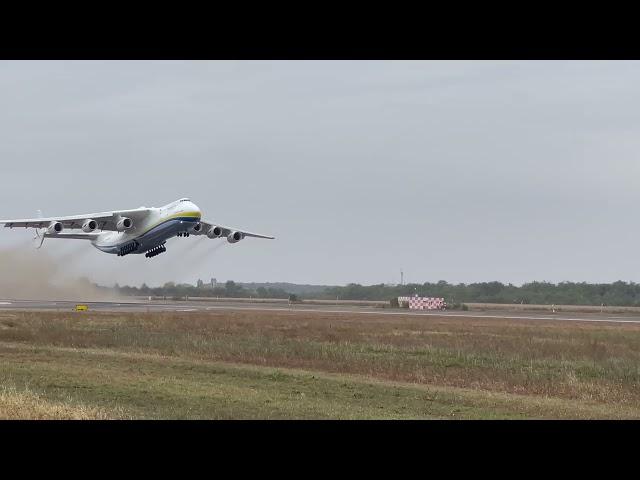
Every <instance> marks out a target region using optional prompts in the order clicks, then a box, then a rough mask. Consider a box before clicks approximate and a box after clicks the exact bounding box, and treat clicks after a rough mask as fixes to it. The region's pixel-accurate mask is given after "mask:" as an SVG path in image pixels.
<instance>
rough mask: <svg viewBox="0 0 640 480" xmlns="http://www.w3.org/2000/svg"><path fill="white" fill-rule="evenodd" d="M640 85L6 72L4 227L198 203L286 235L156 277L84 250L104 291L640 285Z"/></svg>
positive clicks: (392, 69) (299, 73)
mask: <svg viewBox="0 0 640 480" xmlns="http://www.w3.org/2000/svg"><path fill="white" fill-rule="evenodd" d="M639 80H640V64H639V63H638V62H400V61H395V62H386V61H385V62H345V61H342V62H324V61H323V62H131V61H129V62H0V165H1V172H2V180H3V182H2V183H3V186H2V189H1V190H0V200H1V205H2V206H1V207H0V217H3V218H6V217H9V218H10V217H24V216H33V215H34V212H35V210H36V209H38V208H41V209H43V210H44V211H45V213H46V214H50V215H62V214H73V213H83V212H87V211H103V210H108V209H117V208H131V207H137V206H140V205H147V206H150V205H161V204H165V203H168V202H170V201H172V200H174V199H176V198H179V197H182V196H188V197H191V198H192V199H193V201H194V202H195V203H197V204H198V205H199V206H200V207H201V208H202V209H203V210H204V212H205V216H206V217H207V218H210V219H213V220H216V221H220V222H222V223H225V224H230V225H237V226H239V227H244V228H247V229H249V230H253V231H258V232H265V233H273V234H274V235H276V236H277V240H275V241H271V242H270V241H259V240H253V239H249V240H247V241H244V242H241V243H239V244H237V245H227V246H225V247H218V248H217V249H213V248H214V246H212V245H211V244H207V243H206V242H204V243H203V244H202V245H200V244H199V243H198V244H197V242H199V240H194V239H174V240H172V241H170V242H169V243H168V244H167V247H168V252H167V254H165V255H160V256H158V257H156V258H154V259H153V260H147V259H145V258H144V257H143V256H140V257H138V256H130V257H125V258H119V257H114V256H108V255H105V254H102V253H100V252H98V251H97V250H92V249H91V247H90V246H89V245H87V244H82V242H79V243H76V244H75V245H76V246H77V248H78V251H80V250H83V249H84V250H86V252H85V253H83V254H82V258H81V261H79V262H78V261H75V262H72V264H71V265H70V266H69V269H70V270H73V271H74V272H77V274H78V275H84V276H87V277H89V278H91V279H93V280H95V281H99V282H102V283H113V282H116V281H117V282H119V283H121V284H123V283H132V284H139V283H141V282H147V283H148V284H151V285H158V284H162V283H164V282H166V281H169V280H178V281H189V282H195V280H196V279H197V278H199V277H200V278H203V279H208V278H210V277H212V276H213V277H217V278H218V279H235V280H240V281H293V282H309V283H331V284H343V283H346V282H350V281H356V282H361V283H377V282H389V281H394V280H395V281H397V280H398V277H399V269H400V268H401V267H402V268H404V270H405V278H406V279H407V280H408V281H434V280H439V279H446V280H448V281H453V282H471V281H485V280H493V279H496V280H501V281H504V282H513V283H521V282H523V281H529V280H534V279H538V280H550V281H562V280H574V281H582V280H585V281H614V280H618V279H623V280H638V279H637V278H636V275H635V272H636V271H637V270H638V261H637V260H636V259H635V255H634V252H635V247H636V245H635V243H636V242H635V239H636V238H637V237H638V233H639V232H638V230H639V229H638V227H637V226H636V224H635V221H634V213H635V209H634V208H633V207H634V205H636V204H637V203H638V200H639V197H640V194H639V193H638V189H637V178H638V176H639V175H640V162H638V159H637V156H638V153H637V152H639V151H640V135H639V133H640V113H639V112H640V108H639V107H640V90H639V89H638V88H637V85H638V81H639ZM0 233H1V235H0V247H10V246H13V245H16V244H20V243H28V242H29V241H30V233H29V232H19V231H13V232H9V231H2V232H0ZM187 242H192V243H190V244H189V245H191V246H193V249H191V248H190V247H189V246H187ZM54 243H55V241H48V242H47V243H46V244H45V248H47V249H48V252H49V254H50V255H51V256H52V257H53V258H57V257H62V256H63V254H64V255H66V253H64V252H65V251H66V250H65V249H68V248H72V247H69V246H68V245H60V243H61V242H58V243H57V244H54ZM200 249H202V250H201V252H202V254H201V255H198V254H197V253H198V252H200ZM193 252H196V254H194V253H193ZM66 258H67V257H66V256H65V257H64V258H63V260H64V261H67V260H66Z"/></svg>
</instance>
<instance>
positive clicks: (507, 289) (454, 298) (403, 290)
mask: <svg viewBox="0 0 640 480" xmlns="http://www.w3.org/2000/svg"><path fill="white" fill-rule="evenodd" d="M249 285H251V284H249ZM116 289H117V291H118V292H119V293H121V294H123V295H141V296H148V295H152V296H165V297H167V298H170V297H185V296H190V297H223V298H240V297H244V298H248V297H253V298H290V297H293V298H296V297H299V298H300V299H321V300H335V299H338V300H391V299H392V298H397V297H399V296H411V295H416V294H417V295H420V296H426V297H444V298H445V300H446V302H447V303H449V304H459V303H510V304H512V303H522V304H547V305H548V304H556V305H602V304H604V305H616V306H640V284H637V283H634V282H628V283H627V282H623V281H617V282H613V283H596V284H594V283H586V282H581V283H575V282H561V283H557V284H554V283H550V282H530V283H525V284H523V285H521V286H516V285H512V284H503V283H500V282H481V283H470V284H464V283H458V284H452V283H448V282H446V281H444V280H441V281H439V282H437V283H429V282H427V283H422V284H419V283H411V284H406V285H385V284H378V285H360V284H357V283H350V284H348V285H346V286H337V287H336V286H333V287H325V288H324V289H322V288H318V289H316V290H313V291H307V292H306V293H305V294H300V293H296V294H293V293H292V292H291V291H288V290H285V289H283V288H275V287H268V286H260V287H257V288H251V287H247V286H243V285H241V284H239V283H236V282H234V281H233V280H229V281H227V282H225V283H224V284H217V285H215V286H213V285H211V284H204V283H203V282H202V281H198V284H197V285H191V284H184V283H183V284H176V283H173V282H168V283H165V284H164V285H163V286H162V287H148V286H147V285H145V284H143V285H142V286H141V287H129V286H118V285H116Z"/></svg>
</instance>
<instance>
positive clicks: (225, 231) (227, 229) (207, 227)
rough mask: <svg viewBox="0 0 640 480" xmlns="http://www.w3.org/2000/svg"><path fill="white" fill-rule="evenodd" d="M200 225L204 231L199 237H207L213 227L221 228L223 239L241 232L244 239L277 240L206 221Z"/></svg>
mask: <svg viewBox="0 0 640 480" xmlns="http://www.w3.org/2000/svg"><path fill="white" fill-rule="evenodd" d="M200 223H201V224H202V230H201V231H200V232H199V233H198V234H197V235H206V234H207V232H208V231H209V230H211V229H212V228H213V227H219V228H220V229H221V230H222V232H221V233H220V236H221V237H226V236H228V235H229V234H230V233H232V232H239V233H241V234H242V236H243V237H255V238H268V239H269V240H273V239H274V238H276V237H271V236H269V235H262V234H260V233H253V232H247V231H246V230H242V229H241V228H234V227H225V226H223V225H220V224H219V223H212V222H207V221H204V220H203V221H201V222H200Z"/></svg>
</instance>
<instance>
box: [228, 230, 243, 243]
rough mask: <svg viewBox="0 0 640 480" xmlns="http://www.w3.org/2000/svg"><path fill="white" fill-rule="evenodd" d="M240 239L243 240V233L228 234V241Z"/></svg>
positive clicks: (234, 241)
mask: <svg viewBox="0 0 640 480" xmlns="http://www.w3.org/2000/svg"><path fill="white" fill-rule="evenodd" d="M240 240H242V234H241V233H240V232H231V233H230V234H229V235H228V236H227V242H229V243H236V242H239V241H240Z"/></svg>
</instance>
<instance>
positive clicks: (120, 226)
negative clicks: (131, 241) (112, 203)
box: [116, 217, 133, 232]
mask: <svg viewBox="0 0 640 480" xmlns="http://www.w3.org/2000/svg"><path fill="white" fill-rule="evenodd" d="M131 227H133V220H131V219H130V218H127V217H120V220H118V223H116V230H118V231H119V232H124V231H125V230H129V229H130V228H131Z"/></svg>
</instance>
